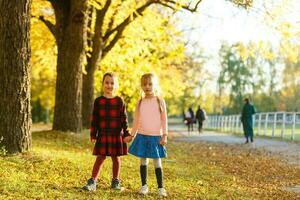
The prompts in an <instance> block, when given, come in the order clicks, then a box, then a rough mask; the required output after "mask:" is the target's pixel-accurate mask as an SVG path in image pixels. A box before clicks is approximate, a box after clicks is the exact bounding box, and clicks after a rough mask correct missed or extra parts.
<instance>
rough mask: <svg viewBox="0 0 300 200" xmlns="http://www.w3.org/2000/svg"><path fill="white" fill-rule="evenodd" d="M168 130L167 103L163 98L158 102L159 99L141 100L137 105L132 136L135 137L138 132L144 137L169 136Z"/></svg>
mask: <svg viewBox="0 0 300 200" xmlns="http://www.w3.org/2000/svg"><path fill="white" fill-rule="evenodd" d="M159 104H160V105H159ZM159 106H160V107H161V111H160V108H159ZM167 129H168V118H167V110H166V103H165V101H164V100H163V99H161V98H159V101H158V97H151V98H143V99H141V100H140V101H139V102H138V103H137V105H136V109H135V114H134V120H133V127H132V131H131V134H132V135H133V136H134V135H136V133H137V132H138V133H140V134H143V135H150V136H160V135H167V134H168V133H167Z"/></svg>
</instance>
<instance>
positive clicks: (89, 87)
mask: <svg viewBox="0 0 300 200" xmlns="http://www.w3.org/2000/svg"><path fill="white" fill-rule="evenodd" d="M99 44H101V43H99ZM100 48H101V45H99V46H98V45H97V47H94V50H93V53H92V57H91V59H88V63H87V66H86V72H87V74H86V75H83V90H82V94H83V97H82V125H83V127H84V128H88V127H89V126H90V116H91V114H92V109H93V102H94V76H95V71H96V69H97V64H99V61H100V59H101V52H102V50H101V49H100Z"/></svg>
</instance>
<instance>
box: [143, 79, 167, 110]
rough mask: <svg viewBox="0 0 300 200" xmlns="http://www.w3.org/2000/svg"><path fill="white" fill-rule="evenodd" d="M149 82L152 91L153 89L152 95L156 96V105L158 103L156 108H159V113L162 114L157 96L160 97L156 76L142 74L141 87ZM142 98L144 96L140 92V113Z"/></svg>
mask: <svg viewBox="0 0 300 200" xmlns="http://www.w3.org/2000/svg"><path fill="white" fill-rule="evenodd" d="M149 80H152V84H153V89H154V95H155V96H156V99H157V103H158V107H159V112H160V113H162V112H163V108H162V102H161V99H160V98H159V96H160V87H159V82H158V78H157V76H156V75H155V74H154V73H146V74H143V75H142V77H141V85H143V84H144V83H145V82H147V81H149ZM144 96H145V94H144V92H143V91H142V95H141V98H140V100H139V105H138V111H140V107H141V102H142V99H143V97H144Z"/></svg>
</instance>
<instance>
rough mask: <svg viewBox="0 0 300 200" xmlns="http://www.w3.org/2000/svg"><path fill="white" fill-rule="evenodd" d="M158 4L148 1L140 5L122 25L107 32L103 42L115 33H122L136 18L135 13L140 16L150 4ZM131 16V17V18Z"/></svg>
mask: <svg viewBox="0 0 300 200" xmlns="http://www.w3.org/2000/svg"><path fill="white" fill-rule="evenodd" d="M156 2H158V1H157V0H150V1H148V2H147V3H145V4H144V5H142V6H141V7H139V8H138V9H136V10H135V12H133V13H132V14H131V15H129V16H128V17H127V18H126V19H125V20H124V21H123V22H122V23H120V24H119V25H118V26H116V27H115V28H113V29H112V30H109V31H107V32H106V33H105V35H104V37H103V40H104V41H106V40H107V39H108V38H109V37H110V36H111V35H112V34H113V33H115V32H123V30H124V29H125V27H126V26H127V25H128V24H129V23H130V22H131V21H133V20H134V19H135V18H137V17H138V15H137V13H138V14H139V15H141V14H142V12H143V11H144V10H145V9H146V8H147V7H149V6H150V5H151V4H153V3H156ZM131 16H132V17H131ZM116 35H118V34H116Z"/></svg>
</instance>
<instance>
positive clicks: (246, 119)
mask: <svg viewBox="0 0 300 200" xmlns="http://www.w3.org/2000/svg"><path fill="white" fill-rule="evenodd" d="M244 102H245V104H244V107H243V110H242V117H241V121H242V124H243V130H244V135H245V137H246V142H245V143H249V139H250V141H251V142H253V119H252V115H253V114H255V112H256V110H255V107H254V106H253V105H252V104H251V103H250V102H249V99H248V98H245V99H244Z"/></svg>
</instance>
